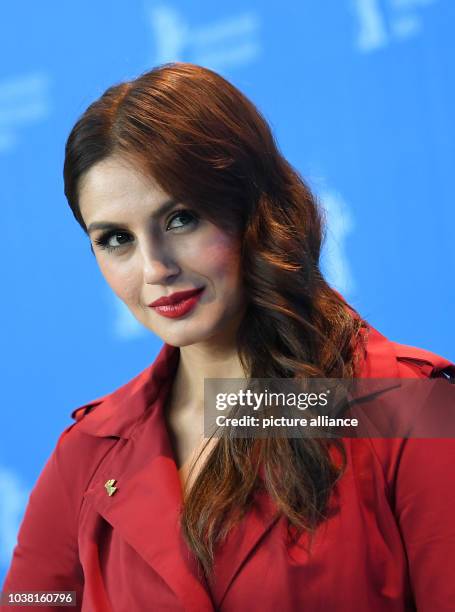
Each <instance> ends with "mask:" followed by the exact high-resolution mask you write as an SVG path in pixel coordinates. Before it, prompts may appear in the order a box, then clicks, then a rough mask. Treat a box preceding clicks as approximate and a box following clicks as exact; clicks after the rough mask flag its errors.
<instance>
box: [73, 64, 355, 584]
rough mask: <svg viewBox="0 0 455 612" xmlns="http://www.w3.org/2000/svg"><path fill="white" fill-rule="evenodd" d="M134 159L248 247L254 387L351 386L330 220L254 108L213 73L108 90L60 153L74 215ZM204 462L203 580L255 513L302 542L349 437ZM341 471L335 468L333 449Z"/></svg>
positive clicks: (188, 68)
mask: <svg viewBox="0 0 455 612" xmlns="http://www.w3.org/2000/svg"><path fill="white" fill-rule="evenodd" d="M113 154H120V155H122V156H126V157H128V158H130V159H131V160H133V161H134V163H135V164H136V166H137V165H138V164H139V165H140V167H141V168H142V169H143V170H144V171H145V172H147V173H149V175H150V176H152V177H153V178H154V179H155V180H156V181H157V182H158V184H159V185H160V186H161V187H162V189H163V190H164V191H166V192H167V193H169V194H170V195H171V196H172V197H174V198H175V199H176V200H177V201H181V202H185V203H186V204H188V205H189V206H191V207H193V208H194V209H195V211H196V212H197V213H198V214H201V215H202V216H204V217H205V218H207V219H208V220H210V221H212V222H213V223H215V224H216V225H218V226H219V227H221V228H222V229H224V230H225V231H226V232H229V233H232V235H235V236H240V237H241V240H242V242H241V244H242V253H241V257H242V270H243V275H244V278H243V281H244V286H245V291H246V296H247V309H246V313H245V316H244V319H243V321H242V323H241V325H240V327H239V329H238V333H237V338H236V341H237V347H238V354H239V358H240V360H241V363H242V366H243V368H244V370H245V372H248V373H249V375H250V376H251V377H252V378H301V377H302V378H305V377H309V378H312V377H320V378H325V377H327V378H329V377H332V378H352V377H355V376H357V369H358V367H359V361H360V359H361V357H362V356H363V354H364V353H363V349H364V343H365V340H366V335H365V334H364V333H363V331H365V330H367V324H366V322H365V321H364V320H363V319H362V318H361V317H360V316H359V315H358V313H357V312H356V311H355V310H354V309H353V308H352V307H351V306H350V305H349V304H347V302H346V301H345V300H344V299H343V297H342V296H341V295H340V294H339V293H338V292H337V291H335V290H334V289H333V288H332V287H330V285H329V284H328V283H327V281H326V280H325V279H324V277H323V275H322V274H321V271H320V267H319V258H320V251H321V245H322V242H323V238H324V227H325V224H324V217H323V213H322V212H321V210H320V207H319V206H318V203H317V201H316V199H315V197H314V196H313V194H312V193H311V191H310V189H309V187H308V186H307V184H306V183H305V181H304V180H303V179H302V177H301V176H300V175H299V173H298V172H297V171H296V170H295V169H294V168H293V167H292V166H291V165H290V164H289V163H288V162H287V160H286V159H285V158H284V157H283V155H282V154H281V153H280V151H279V149H278V146H277V144H276V142H275V140H274V137H273V135H272V133H271V130H270V128H269V126H268V124H267V122H266V120H265V119H264V117H263V116H262V115H261V113H260V112H259V111H258V110H257V108H256V107H255V106H254V105H253V104H252V102H251V101H249V100H248V99H247V98H246V97H245V96H244V95H243V94H242V93H241V92H240V91H239V90H238V89H237V88H236V87H234V86H233V85H232V84H231V83H229V82H228V81H226V80H225V79H224V78H222V77H221V76H220V75H218V74H216V73H215V72H213V71H211V70H208V69H207V68H203V67H201V66H197V65H194V64H188V63H169V64H165V65H162V66H158V67H156V68H154V69H153V70H151V71H149V72H146V73H144V74H142V75H140V76H139V77H138V78H136V79H134V80H131V81H128V82H123V83H120V84H118V85H115V86H113V87H110V88H109V89H107V90H106V92H105V93H104V94H103V95H102V96H101V97H100V98H99V99H98V100H96V101H95V102H94V103H92V104H91V105H90V106H89V107H88V109H87V110H86V111H85V112H84V114H83V115H82V116H81V117H80V118H79V120H78V121H77V123H76V124H75V126H74V128H73V129H72V131H71V133H70V135H69V137H68V141H67V143H66V149H65V163H64V183H65V195H66V197H67V199H68V202H69V205H70V207H71V209H72V211H73V214H74V216H75V218H76V219H77V221H78V222H79V224H80V225H81V227H82V228H83V229H84V231H85V232H87V228H86V226H85V223H84V220H83V218H82V216H81V212H80V209H79V198H78V187H79V184H80V179H81V177H82V176H83V175H84V173H85V172H87V170H89V169H90V168H91V167H92V166H93V165H94V164H96V163H97V162H99V161H101V160H103V159H105V158H107V157H109V156H110V155H113ZM223 429H226V431H225V433H224V434H223V435H222V437H221V438H220V439H219V440H218V441H217V444H216V445H215V446H214V448H213V450H212V451H211V452H210V453H209V454H208V457H207V459H206V461H205V463H204V464H203V466H202V469H201V470H200V472H199V474H198V476H197V478H196V479H195V481H194V483H193V485H192V486H191V488H190V489H189V490H188V491H186V492H185V496H184V504H183V510H182V516H181V520H182V522H181V525H182V531H183V534H184V537H185V538H186V541H187V543H188V545H189V547H190V548H191V549H192V551H193V552H194V554H195V555H196V557H197V558H198V559H199V561H200V563H201V565H202V568H203V569H204V571H205V572H206V574H207V575H210V572H211V571H212V569H213V562H214V555H215V552H216V548H217V546H218V545H219V544H221V543H222V541H223V539H224V537H225V536H226V534H227V533H228V532H229V530H230V529H231V528H232V527H233V526H234V524H235V523H236V522H238V521H239V520H241V518H242V517H243V516H244V515H245V513H246V512H247V511H248V509H249V508H250V507H251V504H252V503H253V500H254V497H255V494H256V492H257V491H258V490H262V491H266V492H267V493H268V494H270V496H271V497H272V498H273V500H274V502H275V504H276V507H277V512H278V513H280V514H281V515H282V516H284V517H285V518H286V519H287V524H288V533H289V534H291V533H292V534H293V535H292V538H291V539H293V540H294V541H295V539H296V538H298V537H299V536H300V535H301V534H302V532H304V531H306V532H308V533H309V534H310V535H311V534H314V532H315V530H316V527H317V526H318V525H319V524H320V522H321V521H323V520H324V519H325V518H326V516H327V510H328V504H329V499H330V496H331V493H332V491H333V489H334V488H335V486H336V482H337V480H338V479H339V478H340V477H341V475H342V474H343V471H344V469H345V467H346V452H345V449H344V445H343V443H342V440H341V439H329V438H307V437H302V438H284V437H282V438H278V437H276V436H270V437H266V438H262V439H253V438H236V437H233V436H232V435H231V432H230V431H229V428H223ZM332 447H334V448H335V449H338V451H339V453H336V454H337V456H338V458H339V459H340V458H341V460H337V461H334V459H333V457H332V453H331V449H332Z"/></svg>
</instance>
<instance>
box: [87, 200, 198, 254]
mask: <svg viewBox="0 0 455 612" xmlns="http://www.w3.org/2000/svg"><path fill="white" fill-rule="evenodd" d="M183 216H188V217H191V220H190V221H189V223H190V224H191V223H194V222H197V220H198V218H197V216H196V215H195V214H194V213H193V212H190V211H189V210H187V209H186V208H181V209H179V210H177V211H175V212H174V213H173V214H172V215H171V217H170V218H169V221H168V223H167V226H166V231H169V230H168V229H167V227H168V226H169V225H170V224H171V222H172V221H173V220H174V219H175V218H176V217H183ZM186 225H188V224H187V223H185V224H183V225H181V226H179V227H178V228H174V229H179V228H182V227H185V226H186ZM127 234H128V232H122V231H120V230H111V231H108V232H106V233H105V234H102V235H101V236H100V237H99V238H95V239H94V240H93V242H94V243H95V244H96V245H97V246H98V247H99V248H100V249H105V250H106V251H109V252H112V251H117V250H118V249H121V248H122V247H123V246H125V245H126V244H128V242H129V241H128V242H124V243H123V244H120V245H119V246H111V245H110V244H109V240H110V239H111V238H112V236H125V235H127Z"/></svg>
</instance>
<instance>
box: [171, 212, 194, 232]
mask: <svg viewBox="0 0 455 612" xmlns="http://www.w3.org/2000/svg"><path fill="white" fill-rule="evenodd" d="M175 220H177V222H176V223H174V221H175ZM196 221H197V219H196V217H195V215H194V214H193V213H190V212H189V211H188V210H183V209H182V210H179V211H178V212H176V213H175V214H173V215H172V216H171V217H170V220H169V223H168V224H167V226H166V231H167V230H169V229H178V228H180V227H185V226H187V225H189V224H192V223H196Z"/></svg>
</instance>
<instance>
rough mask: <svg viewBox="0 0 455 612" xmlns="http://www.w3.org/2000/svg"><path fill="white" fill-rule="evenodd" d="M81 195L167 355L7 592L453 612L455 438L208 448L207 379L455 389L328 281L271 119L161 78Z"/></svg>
mask: <svg viewBox="0 0 455 612" xmlns="http://www.w3.org/2000/svg"><path fill="white" fill-rule="evenodd" d="M64 177H65V194H66V196H67V199H68V202H69V204H70V206H71V209H72V211H73V213H74V216H75V218H76V219H77V221H78V222H79V224H80V225H81V227H82V228H83V230H84V231H85V232H86V233H87V235H88V236H89V238H90V241H91V248H92V251H93V253H94V255H95V257H96V260H97V262H98V265H99V266H100V269H101V271H102V273H103V275H104V277H105V278H106V280H107V282H108V283H109V285H110V286H111V288H112V290H113V291H114V292H115V293H116V295H117V296H118V297H119V298H120V299H121V300H122V301H123V302H124V303H125V304H126V305H127V306H128V308H129V309H130V311H131V312H132V313H133V315H134V316H135V317H136V318H137V319H138V320H139V321H140V322H141V323H142V324H143V325H144V326H145V327H146V328H147V329H149V330H150V331H152V332H153V333H155V334H157V335H158V336H159V337H160V338H162V340H163V341H164V345H163V347H162V349H161V352H160V353H159V355H158V357H157V359H156V360H155V362H154V363H153V364H152V365H151V366H149V367H148V368H146V369H145V370H144V371H143V372H142V373H140V374H139V375H138V376H136V377H135V378H134V379H133V380H131V381H130V382H128V383H127V384H126V385H123V386H122V387H120V388H119V389H117V390H116V391H114V392H112V393H110V394H108V395H106V396H104V397H101V398H99V399H97V400H94V401H93V402H90V403H89V404H86V405H85V406H82V407H80V408H79V409H76V410H75V411H74V412H73V417H74V418H75V419H76V423H75V424H73V425H71V426H70V427H69V428H68V429H66V430H65V432H63V434H62V436H61V438H60V439H59V442H58V444H57V447H56V449H55V451H54V453H53V454H52V456H51V457H50V459H49V461H48V463H47V465H46V467H45V469H44V471H43V473H42V475H41V477H40V479H39V481H38V483H37V485H36V487H35V489H34V491H33V493H32V495H31V498H30V501H29V505H28V508H27V512H26V515H25V518H24V521H23V524H22V526H21V530H20V533H19V538H18V545H17V547H16V549H15V552H14V556H13V561H12V565H11V568H10V571H9V574H8V576H7V578H6V582H5V585H4V588H3V590H4V591H19V590H42V591H44V590H49V591H50V590H52V591H56V590H67V591H75V592H76V598H77V609H82V610H84V611H85V612H89V611H90V612H91V611H96V612H98V611H107V610H115V611H123V610H140V611H142V610H153V611H154V610H158V611H159V610H194V611H198V612H201V611H209V610H225V611H235V612H238V611H243V610H245V611H246V610H261V611H266V610H270V611H272V610H284V611H290V610H308V611H309V612H315V611H322V610H324V611H325V610H337V611H345V610H346V611H347V610H361V611H364V610H365V611H366V610H368V611H370V612H375V611H385V610H387V611H403V610H415V609H418V610H419V611H421V610H424V611H425V610H428V611H430V610H431V612H435V611H443V610H444V611H448V610H449V609H450V610H453V609H454V606H455V588H454V586H453V580H452V579H451V577H450V575H449V570H448V568H449V567H452V568H453V567H454V566H455V532H454V530H453V527H452V515H453V512H454V511H455V487H453V486H450V485H453V484H454V482H453V477H452V476H451V474H452V466H453V464H454V461H455V444H454V443H453V441H452V440H451V439H450V438H445V439H441V440H437V441H435V440H431V439H429V440H422V439H411V438H409V439H405V438H403V437H397V438H382V439H381V438H376V439H372V438H355V437H354V438H350V437H346V438H343V439H338V438H333V439H329V438H324V437H320V438H311V437H306V438H305V437H301V438H286V437H277V436H273V435H270V436H266V437H265V438H261V439H259V438H254V437H250V438H239V437H236V436H235V435H233V431H232V430H230V429H229V428H226V429H225V431H223V433H222V434H221V437H220V438H215V437H213V438H205V437H204V430H203V399H204V378H240V379H249V378H302V377H303V378H305V377H307V378H317V377H319V378H344V379H352V378H355V377H358V378H377V379H379V387H380V388H379V389H377V393H379V394H381V393H382V394H384V395H385V394H387V393H390V389H388V388H387V385H386V384H385V381H384V379H399V378H416V379H419V378H421V379H424V378H426V377H430V376H438V375H442V374H445V375H446V377H450V376H453V375H455V369H454V366H453V364H451V363H450V362H448V361H446V360H445V359H443V358H442V357H439V356H437V355H435V354H432V353H430V352H427V351H424V350H421V349H416V348H412V347H407V346H403V345H399V344H396V343H394V342H391V341H388V340H387V339H386V338H385V337H384V336H382V335H381V334H379V333H378V332H377V331H376V330H374V329H373V328H372V327H371V326H369V325H368V323H367V322H366V321H364V320H363V319H362V318H361V317H360V316H359V315H358V314H357V313H356V312H355V311H354V310H353V309H352V308H351V307H350V306H349V305H348V304H347V303H346V302H345V301H344V299H343V298H342V297H341V296H340V295H339V294H338V293H337V292H336V291H334V290H333V289H332V288H331V287H330V286H329V285H328V283H327V282H326V281H325V279H324V277H323V276H322V275H321V272H320V270H319V255H320V248H321V241H322V235H323V223H322V220H321V216H320V212H319V210H318V207H317V205H316V202H315V199H314V197H313V196H312V194H311V192H310V191H309V189H308V187H307V186H306V185H305V183H304V181H303V180H302V179H301V177H300V176H299V175H298V173H297V172H296V171H295V170H294V169H293V168H292V167H291V166H290V165H289V163H288V162H287V161H286V160H285V159H284V158H283V156H282V155H281V154H280V153H279V151H278V149H277V146H276V144H275V142H274V140H273V137H272V135H271V132H270V130H269V127H268V126H267V124H266V122H265V120H264V119H263V118H262V116H261V115H260V114H259V112H258V111H257V109H256V108H255V107H254V106H253V105H252V103H251V102H249V101H248V100H247V99H246V98H245V97H244V96H243V95H242V94H241V93H240V92H239V91H238V90H237V89H236V88H234V87H233V86H232V85H231V84H229V83H228V82H227V81H225V80H224V79H223V78H222V77H220V76H219V75H217V74H215V73H214V72H212V71H210V70H207V69H204V68H201V67H199V66H195V65H191V64H183V63H176V64H168V65H164V66H161V67H158V68H156V69H154V70H152V71H151V72H148V73H146V74H144V75H142V76H140V77H139V78H137V79H135V80H133V81H131V82H127V83H122V84H120V85H117V86H115V87H111V88H110V89H108V90H107V91H106V92H105V93H104V94H103V96H101V98H100V99H99V100H97V101H96V102H94V103H93V104H92V105H91V106H90V107H89V108H88V109H87V111H86V112H85V113H84V114H83V116H82V117H81V118H80V119H79V121H78V122H77V124H76V125H75V127H74V128H73V130H72V132H71V134H70V136H69V139H68V142H67V146H66V158H65V169H64ZM381 381H383V383H382V384H381ZM377 382H378V381H377ZM440 382H441V384H444V385H445V386H446V387H447V388H448V387H450V388H452V387H451V386H450V385H449V382H448V381H445V380H444V381H440ZM389 387H390V385H389ZM452 399H453V398H452Z"/></svg>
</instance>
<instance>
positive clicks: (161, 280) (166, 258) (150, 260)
mask: <svg viewBox="0 0 455 612" xmlns="http://www.w3.org/2000/svg"><path fill="white" fill-rule="evenodd" d="M142 260H143V275H144V282H145V284H147V285H157V284H165V283H168V282H169V280H170V279H171V278H173V277H174V276H177V275H178V274H179V273H180V267H179V266H178V264H177V262H176V261H175V259H174V258H173V257H172V256H171V254H170V253H167V252H166V251H165V249H163V248H162V247H156V246H153V245H151V244H150V243H149V244H148V245H146V246H145V247H144V249H143V250H142Z"/></svg>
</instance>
